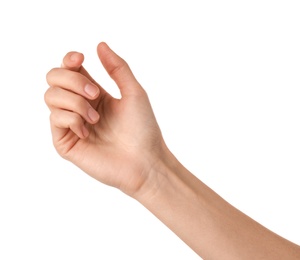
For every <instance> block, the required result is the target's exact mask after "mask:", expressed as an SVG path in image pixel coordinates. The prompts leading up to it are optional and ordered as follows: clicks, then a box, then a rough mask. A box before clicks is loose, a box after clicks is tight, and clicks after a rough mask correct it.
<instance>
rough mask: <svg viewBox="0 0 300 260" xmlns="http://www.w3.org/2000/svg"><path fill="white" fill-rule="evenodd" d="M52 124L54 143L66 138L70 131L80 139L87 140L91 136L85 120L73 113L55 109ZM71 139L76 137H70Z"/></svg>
mask: <svg viewBox="0 0 300 260" xmlns="http://www.w3.org/2000/svg"><path fill="white" fill-rule="evenodd" d="M50 123H51V131H52V135H53V141H54V143H57V142H59V141H60V140H62V138H64V137H66V135H67V134H68V131H69V130H71V131H72V132H73V133H74V134H75V135H76V136H77V137H79V138H86V137H87V136H88V135H89V131H88V130H87V128H86V127H85V125H84V120H83V118H82V117H81V116H80V115H78V114H76V113H74V112H71V111H66V110H61V109H54V110H53V111H52V112H51V114H50ZM69 138H74V137H70V136H69ZM75 138H76V137H75Z"/></svg>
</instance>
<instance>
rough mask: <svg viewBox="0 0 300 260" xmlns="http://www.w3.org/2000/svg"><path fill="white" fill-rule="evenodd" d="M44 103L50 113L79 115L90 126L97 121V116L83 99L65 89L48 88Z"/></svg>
mask: <svg viewBox="0 0 300 260" xmlns="http://www.w3.org/2000/svg"><path fill="white" fill-rule="evenodd" d="M45 101H46V104H47V105H48V107H49V109H50V110H51V111H54V110H55V111H57V110H66V111H70V112H73V113H76V114H78V115H80V116H81V117H82V118H83V119H85V121H87V122H88V123H90V124H95V123H96V122H97V121H98V120H99V114H98V113H97V112H96V111H95V109H94V108H93V107H92V106H91V104H90V103H89V102H88V101H87V100H86V99H85V98H83V97H82V96H80V95H77V94H75V93H73V92H70V91H67V90H65V89H62V88H58V87H52V88H49V89H48V90H47V92H46V94H45Z"/></svg>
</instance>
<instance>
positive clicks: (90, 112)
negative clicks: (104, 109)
mask: <svg viewBox="0 0 300 260" xmlns="http://www.w3.org/2000/svg"><path fill="white" fill-rule="evenodd" d="M88 116H89V118H90V119H91V120H92V121H93V122H96V121H97V120H98V119H99V114H98V113H97V112H96V111H95V110H94V109H93V108H89V110H88Z"/></svg>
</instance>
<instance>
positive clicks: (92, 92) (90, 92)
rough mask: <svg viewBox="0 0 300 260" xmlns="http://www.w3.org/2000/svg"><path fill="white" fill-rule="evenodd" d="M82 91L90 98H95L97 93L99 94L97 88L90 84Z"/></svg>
mask: <svg viewBox="0 0 300 260" xmlns="http://www.w3.org/2000/svg"><path fill="white" fill-rule="evenodd" d="M84 91H85V93H87V94H88V95H89V96H90V97H95V96H96V95H97V94H98V92H99V88H98V87H96V86H95V85H92V84H87V85H85V87H84Z"/></svg>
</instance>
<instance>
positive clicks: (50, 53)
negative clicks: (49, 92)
mask: <svg viewBox="0 0 300 260" xmlns="http://www.w3.org/2000/svg"><path fill="white" fill-rule="evenodd" d="M299 13H300V4H299V1H288V0H285V1H274V0H272V1H263V0H260V1H121V0H120V1H111V0H110V1H108V0H107V1H102V0H99V1H74V0H73V1H62V0H61V1H53V0H52V1H32V0H28V1H21V0H17V1H1V4H0V28H1V31H0V39H1V41H0V47H1V48H0V58H1V65H0V66H1V70H0V73H1V74H0V75H1V91H0V95H1V101H0V118H1V127H0V137H1V143H0V152H1V157H0V160H1V163H0V259H4V260H10V259H31V260H34V259H39V260H40V259H43V260H44V259H89V260H92V259H144V260H146V259H199V258H198V256H197V255H196V254H195V253H194V252H193V251H192V250H191V249H190V248H188V247H187V246H186V245H185V244H184V243H183V242H182V241H181V240H180V239H179V238H177V237H176V236H175V235H174V234H173V233H172V232H171V231H170V230H168V229H167V228H166V227H165V226H164V225H163V224H162V223H160V222H159V221H158V220H157V219H156V218H155V217H154V216H153V215H152V214H151V213H149V212H148V211H147V210H146V209H145V208H144V207H143V206H142V205H140V204H139V203H138V202H136V201H134V200H133V199H131V198H129V197H126V196H125V195H124V194H123V193H121V192H120V191H118V190H116V189H114V188H110V187H108V186H105V185H103V184H101V183H99V182H97V181H95V180H94V179H92V178H90V177H89V176H88V175H86V174H85V173H83V172H81V171H80V170H79V169H77V168H76V167H75V166H73V165H72V164H70V163H69V162H67V161H65V160H63V159H61V158H60V157H59V156H58V154H57V153H56V151H55V150H54V148H53V146H52V140H51V135H50V129H49V120H48V119H49V111H48V108H47V107H46V105H45V104H44V97H43V95H44V92H45V91H46V89H47V87H48V86H47V84H46V80H45V75H46V73H47V72H48V71H49V70H50V69H51V68H52V67H56V66H59V65H60V63H61V60H62V57H63V56H64V54H65V53H66V52H68V51H71V50H76V51H80V52H83V53H84V54H85V63H84V65H85V67H86V68H87V69H88V70H89V71H90V73H91V74H92V75H93V76H94V77H95V78H96V79H97V80H98V81H99V83H101V84H102V85H103V86H104V87H105V88H106V89H107V90H108V91H110V92H111V93H112V94H114V95H118V91H117V88H116V86H115V85H114V84H113V82H112V81H111V80H110V79H109V78H108V76H107V75H106V74H105V72H104V70H103V68H102V67H101V65H100V62H99V61H98V59H97V55H96V46H97V44H98V43H99V42H100V41H105V42H107V43H108V44H109V45H110V46H111V48H112V49H113V50H115V51H116V52H117V53H118V54H119V55H120V56H122V57H123V58H124V59H126V60H127V62H128V63H129V65H130V66H131V68H132V70H133V71H134V73H135V75H136V77H137V78H138V80H139V81H140V83H141V84H142V85H143V86H144V88H145V89H146V90H147V92H148V94H149V96H150V100H151V102H152V106H153V109H154V111H155V113H156V116H157V120H158V122H159V124H160V126H161V129H162V132H163V135H164V136H165V139H166V142H167V144H168V145H169V147H170V149H171V150H172V151H173V153H174V154H175V155H176V156H177V158H178V159H179V160H180V161H181V162H182V163H183V164H184V165H185V166H186V167H187V168H188V169H189V170H190V171H192V172H193V173H194V174H195V175H196V176H197V177H198V178H200V179H201V180H202V181H204V182H205V183H206V184H208V185H209V186H210V187H211V188H213V189H214V190H215V191H216V192H217V193H219V194H220V195H221V196H222V197H223V198H224V199H226V200H227V201H228V202H230V203H231V204H232V205H234V206H236V207H237V208H239V209H240V210H242V211H243V212H244V213H246V214H248V215H249V216H251V217H252V218H254V219H255V220H257V221H258V222H260V223H262V224H263V225H265V226H266V227H268V228H269V229H271V230H273V231H275V232H276V233H278V234H279V235H281V236H284V237H285V238H287V239H289V240H292V241H293V242H295V243H298V244H299V243H300V224H299V219H300V210H299V198H300V189H299V173H300V135H299V133H300V123H299V118H300V102H299V100H300V91H299V87H300V76H299V75H300V62H299V61H300V47H299V46H300V36H299V32H300V16H299Z"/></svg>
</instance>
